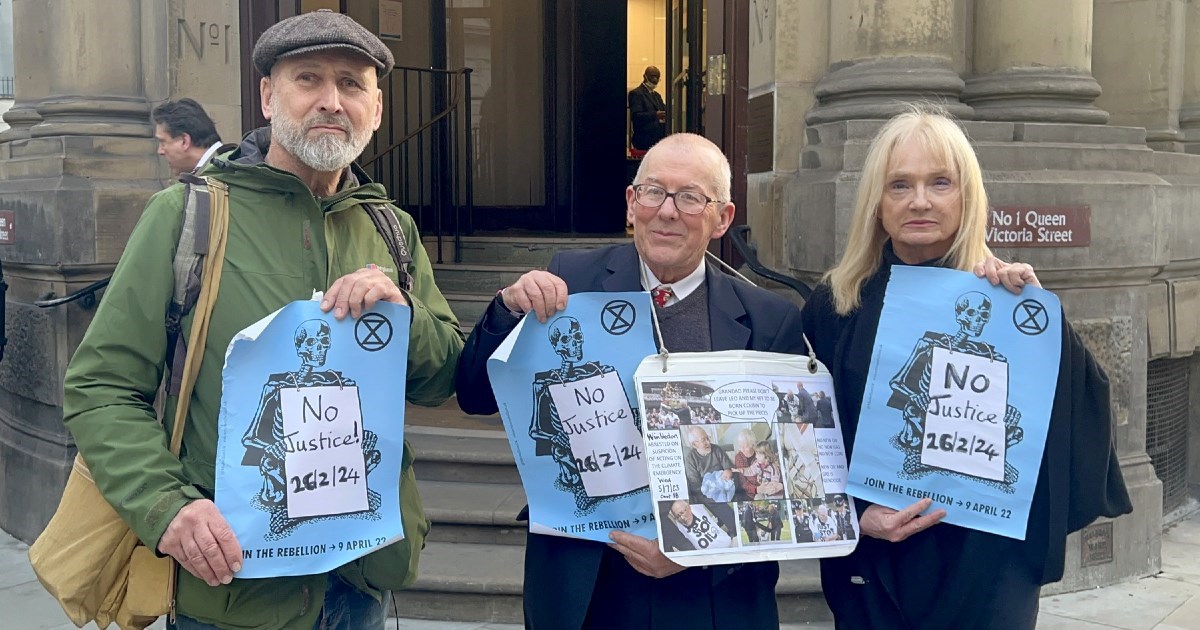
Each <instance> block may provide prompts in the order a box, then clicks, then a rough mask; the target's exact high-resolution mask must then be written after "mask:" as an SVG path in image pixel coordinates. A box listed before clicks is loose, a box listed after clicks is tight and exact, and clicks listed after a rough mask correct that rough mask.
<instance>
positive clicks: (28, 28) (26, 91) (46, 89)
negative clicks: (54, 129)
mask: <svg viewBox="0 0 1200 630" xmlns="http://www.w3.org/2000/svg"><path fill="white" fill-rule="evenodd" d="M36 4H38V3H37V2H31V1H30V0H13V7H12V11H13V33H12V36H13V67H14V73H13V91H14V93H15V94H14V96H15V102H14V103H13V106H12V109H10V110H8V111H7V112H5V113H4V122H6V123H8V125H9V128H8V129H6V130H4V131H3V132H0V142H8V141H10V140H16V139H20V138H28V137H29V128H30V127H32V126H34V125H36V124H38V123H39V122H41V121H42V117H41V116H39V115H38V113H37V104H38V101H40V100H42V98H44V97H45V96H46V95H47V94H49V93H50V85H49V78H50V77H49V75H48V74H47V73H46V72H45V69H44V68H43V66H44V62H45V60H46V59H47V58H48V57H49V47H50V42H51V36H50V34H49V32H48V31H49V30H50V24H49V23H46V22H44V21H39V17H40V16H39V15H38V14H37V9H35V6H34V5H36Z"/></svg>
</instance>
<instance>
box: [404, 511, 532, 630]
mask: <svg viewBox="0 0 1200 630" xmlns="http://www.w3.org/2000/svg"><path fill="white" fill-rule="evenodd" d="M434 527H436V525H435V526H434ZM524 567H525V546H524V545H488V544H469V543H448V542H436V541H432V542H428V543H427V544H426V545H425V550H424V551H422V552H421V568H420V573H419V575H418V576H417V580H416V581H415V582H414V583H413V585H412V586H410V587H408V588H407V589H405V590H403V591H395V593H394V594H395V598H396V610H397V612H399V613H400V615H401V616H402V617H405V618H409V619H436V620H440V621H478V622H498V623H521V622H522V619H523V617H524V616H523V615H522V613H521V579H522V574H523V573H524Z"/></svg>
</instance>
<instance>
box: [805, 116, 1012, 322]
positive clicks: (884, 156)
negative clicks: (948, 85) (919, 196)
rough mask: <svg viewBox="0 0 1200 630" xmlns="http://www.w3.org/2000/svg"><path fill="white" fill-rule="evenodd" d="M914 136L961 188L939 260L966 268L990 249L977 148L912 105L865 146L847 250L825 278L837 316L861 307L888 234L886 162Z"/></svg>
mask: <svg viewBox="0 0 1200 630" xmlns="http://www.w3.org/2000/svg"><path fill="white" fill-rule="evenodd" d="M913 139H915V140H917V141H918V142H920V143H921V145H922V146H923V147H924V148H925V150H926V151H928V152H929V154H930V155H931V156H932V157H933V159H934V160H936V161H938V162H940V163H941V164H942V165H943V167H944V168H946V169H947V170H949V171H950V172H951V173H952V174H953V175H954V176H955V179H956V180H957V181H958V182H959V189H960V190H961V191H962V205H963V207H962V222H961V223H960V224H959V227H958V232H957V233H956V234H955V236H954V242H953V243H951V245H950V250H949V251H947V252H946V255H945V256H943V257H942V261H943V263H946V264H947V265H948V266H949V267H952V268H954V269H959V270H961V271H970V270H971V269H972V268H973V267H974V266H975V264H976V263H978V262H979V261H981V260H983V259H985V258H987V257H988V256H990V255H991V253H992V252H991V250H990V249H988V246H987V242H986V241H987V211H988V200H987V192H986V191H985V190H984V189H983V174H982V172H980V169H979V160H978V159H977V158H976V157H975V150H974V149H972V148H971V143H970V141H969V140H967V137H966V135H965V134H963V131H962V129H960V128H959V126H958V124H957V123H955V122H954V120H952V119H951V118H950V117H949V116H947V115H946V114H945V113H944V112H943V111H940V110H939V109H937V108H936V107H934V106H931V105H914V106H912V109H911V110H910V111H907V112H905V113H903V114H900V115H898V116H896V117H895V118H892V119H891V120H889V121H888V122H887V124H885V125H884V126H883V128H881V129H880V130H879V133H878V134H876V135H875V139H874V140H872V141H871V146H870V148H869V149H868V150H867V158H866V160H865V161H864V162H863V168H862V178H861V179H860V180H859V184H858V195H857V197H856V198H855V201H854V216H853V217H852V218H851V223H850V236H849V238H848V239H847V240H846V249H845V251H843V252H842V258H841V260H839V261H838V263H837V265H835V266H834V267H833V268H832V269H830V270H829V272H828V273H826V274H825V277H824V278H823V280H824V281H825V282H828V283H829V286H830V289H831V290H832V293H833V305H834V309H835V310H836V311H837V313H838V314H839V315H847V314H849V313H851V312H852V311H854V310H855V309H857V308H858V307H859V305H860V304H861V303H862V295H861V293H862V286H863V284H864V283H865V282H866V281H867V279H868V278H870V277H871V275H872V274H874V273H875V270H876V269H878V268H879V263H880V261H881V260H882V258H883V246H884V244H885V243H886V242H887V240H888V238H889V237H888V234H887V232H885V231H884V230H883V223H882V222H881V221H880V220H879V202H880V199H881V198H882V197H883V189H884V185H885V181H884V180H885V179H886V178H887V169H888V162H889V161H890V160H891V158H892V152H893V151H894V150H895V148H896V147H897V146H898V145H900V144H903V143H905V142H907V141H909V140H913Z"/></svg>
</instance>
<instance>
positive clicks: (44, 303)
mask: <svg viewBox="0 0 1200 630" xmlns="http://www.w3.org/2000/svg"><path fill="white" fill-rule="evenodd" d="M110 280H112V277H111V276H110V277H108V278H105V279H103V280H97V281H96V282H93V283H91V284H89V285H87V286H86V287H83V288H82V289H79V290H78V291H76V292H74V293H71V294H69V295H64V296H62V297H57V298H47V299H45V300H37V301H36V302H34V303H33V305H34V306H36V307H38V308H52V307H55V306H62V305H63V304H70V303H71V302H74V301H75V300H79V304H80V306H82V307H83V308H85V309H87V310H91V309H93V308H95V306H96V304H98V303H99V301H100V300H99V299H98V298H97V297H96V293H97V292H99V291H103V290H104V287H107V286H108V283H109V281H110Z"/></svg>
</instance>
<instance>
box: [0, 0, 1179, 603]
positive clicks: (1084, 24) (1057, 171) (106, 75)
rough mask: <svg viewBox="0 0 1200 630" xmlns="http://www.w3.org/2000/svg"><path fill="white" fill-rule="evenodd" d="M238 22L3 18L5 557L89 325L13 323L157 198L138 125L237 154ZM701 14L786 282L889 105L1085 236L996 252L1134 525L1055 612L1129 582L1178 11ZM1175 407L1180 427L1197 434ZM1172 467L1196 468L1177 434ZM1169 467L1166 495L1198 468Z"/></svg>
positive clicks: (40, 474)
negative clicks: (1114, 465)
mask: <svg viewBox="0 0 1200 630" xmlns="http://www.w3.org/2000/svg"><path fill="white" fill-rule="evenodd" d="M493 1H496V0H493ZM713 1H715V0H713ZM247 4H251V2H250V0H242V2H241V3H239V2H237V1H235V0H105V1H104V2H96V1H95V0H15V2H14V7H13V20H14V40H15V41H14V43H15V46H14V48H15V60H14V64H15V68H16V103H15V105H14V107H13V108H12V110H11V111H9V112H8V113H6V114H5V115H4V120H5V121H6V122H7V123H8V124H9V125H11V128H10V129H9V130H7V131H5V132H3V133H2V134H0V221H7V224H6V225H7V231H4V230H3V229H0V261H2V262H3V265H4V272H5V279H6V280H7V282H8V285H9V289H8V295H7V311H8V313H7V320H8V321H7V336H8V339H9V343H8V347H7V350H6V352H5V358H4V361H3V362H0V527H2V528H4V529H5V530H6V531H9V532H11V533H13V534H14V535H16V536H18V537H19V538H22V539H25V540H29V539H31V538H33V537H34V536H36V534H37V532H39V531H40V529H41V527H42V526H43V525H44V523H45V522H46V520H47V519H48V518H49V516H50V514H51V513H52V511H53V508H54V506H55V504H56V503H57V501H56V498H57V496H58V493H59V491H60V489H61V487H62V486H63V484H64V483H65V479H66V475H67V472H68V471H69V467H70V462H71V458H72V457H73V445H72V444H71V440H70V438H69V436H68V434H67V433H66V431H65V430H64V429H63V427H62V423H61V419H62V376H63V373H64V371H65V369H66V365H67V363H68V361H69V359H70V356H71V353H72V351H73V349H74V347H75V345H76V344H77V343H78V341H79V339H80V338H81V336H82V334H83V332H84V330H85V329H86V326H87V324H88V322H89V320H90V316H91V312H92V311H91V310H89V309H87V308H85V307H84V305H82V304H79V303H75V304H72V305H69V306H66V307H59V308H40V307H38V306H36V305H35V302H38V301H42V300H45V299H47V298H51V297H60V296H65V295H69V294H71V293H73V292H75V291H77V290H78V289H80V288H83V287H85V286H87V285H89V284H90V283H92V282H95V281H97V280H100V279H102V278H104V277H106V276H107V275H108V274H109V273H110V272H111V269H112V267H113V265H114V264H115V262H116V260H117V259H118V257H119V256H120V253H121V251H122V248H123V245H124V242H125V239H126V237H127V236H128V234H129V232H130V230H131V229H132V226H133V224H134V223H135V222H136V220H137V218H138V216H139V213H140V212H141V209H142V207H143V206H144V203H145V200H146V199H147V197H148V196H149V195H150V194H152V193H153V192H155V191H156V190H158V189H160V188H161V187H162V186H163V185H164V184H165V183H166V182H167V180H168V173H167V171H166V165H165V164H164V163H162V162H160V160H159V159H158V158H157V157H156V155H155V143H154V139H153V137H152V134H153V126H152V124H151V122H150V117H149V113H150V110H151V109H152V107H153V106H154V105H155V104H157V103H159V102H162V101H164V100H167V99H170V98H177V97H179V96H185V95H187V96H193V97H197V96H199V100H201V101H202V102H203V103H204V104H205V106H206V107H207V108H208V109H209V111H210V112H211V113H213V114H214V117H215V118H216V120H217V123H218V129H219V131H220V132H221V134H222V137H223V138H225V139H226V140H232V139H234V138H236V137H238V136H239V135H240V133H241V131H242V129H241V125H242V120H243V119H244V112H243V111H242V105H241V104H242V102H243V100H242V91H243V90H244V89H251V88H249V87H247V86H248V85H251V83H252V82H250V81H247V80H245V77H243V76H242V74H241V68H242V67H243V66H242V64H241V62H240V60H241V59H243V57H244V56H245V55H246V54H248V52H247V51H245V50H242V46H241V41H243V40H242V38H241V32H242V30H243V29H244V25H243V24H242V22H241V19H242V16H244V15H245V11H244V9H245V7H244V6H241V5H247ZM333 4H337V3H336V2H334V3H333ZM405 4H408V3H405ZM413 4H420V3H413ZM722 4H723V5H726V6H731V7H733V8H734V10H735V11H737V12H738V13H737V15H739V16H741V17H746V16H748V17H749V19H748V20H745V19H738V20H733V21H731V22H730V24H736V25H737V28H744V29H746V30H747V31H748V41H749V44H748V50H746V51H745V54H746V59H745V63H746V67H747V68H748V81H747V84H746V85H745V86H744V87H745V88H746V92H745V94H746V96H745V98H746V103H745V105H746V111H747V112H748V117H747V121H748V128H746V129H745V130H744V131H745V133H746V135H747V137H748V140H749V141H748V142H746V143H743V144H742V146H746V147H748V148H747V153H748V156H747V160H746V163H747V164H749V168H748V170H749V173H748V174H747V175H746V181H747V202H746V216H747V222H748V223H749V224H750V225H751V227H752V228H753V234H754V238H755V240H756V242H757V244H758V248H759V252H760V255H761V256H762V258H763V259H764V261H765V262H767V263H769V264H770V265H772V266H774V267H776V268H779V269H785V270H787V271H788V272H790V273H792V274H794V275H797V276H800V277H804V278H807V279H810V280H811V279H815V278H816V277H817V276H819V274H820V273H822V272H823V271H824V270H825V269H827V268H828V267H829V266H830V265H831V264H832V263H833V262H834V261H835V259H836V257H837V255H838V254H839V252H840V248H841V247H842V246H843V244H844V241H845V237H846V233H847V230H848V220H849V215H850V210H851V206H852V203H853V194H854V190H855V186H856V184H857V181H858V175H859V170H860V168H861V164H862V159H863V157H864V154H865V149H866V147H867V144H868V143H869V142H870V139H871V137H872V135H873V134H874V132H875V131H876V130H877V129H878V127H879V125H880V124H881V119H884V118H886V117H888V116H890V115H892V114H894V113H896V112H898V111H900V109H901V108H902V107H903V104H904V103H905V102H907V101H913V100H928V101H935V102H938V103H941V104H943V105H944V106H945V107H946V108H947V109H948V110H949V111H951V112H953V113H954V114H956V115H957V116H959V117H960V118H962V119H963V120H964V121H966V122H965V126H966V129H967V131H968V133H969V135H970V137H971V138H972V139H973V141H974V142H975V145H976V147H977V150H978V152H979V155H980V158H981V160H982V163H983V166H984V169H985V178H986V180H985V181H986V184H987V187H988V190H989V193H990V195H991V197H992V203H993V205H994V206H996V207H998V208H1007V209H1010V210H1011V211H1012V212H1028V211H1030V210H1033V211H1036V212H1051V211H1057V210H1053V209H1062V208H1068V209H1071V210H1070V212H1071V213H1073V214H1072V218H1071V221H1073V222H1074V223H1073V225H1077V226H1079V227H1080V228H1082V227H1086V229H1087V237H1086V242H1084V241H1085V239H1084V237H1083V232H1082V231H1081V232H1079V233H1078V234H1077V235H1076V237H1073V239H1072V240H1068V241H1067V242H1062V243H1051V244H1050V245H1052V246H1046V247H1007V246H998V247H997V251H998V253H999V255H1000V256H1002V257H1005V258H1007V259H1010V260H1020V261H1025V262H1029V263H1031V264H1033V265H1034V266H1035V267H1036V268H1037V269H1038V270H1039V275H1040V277H1041V278H1042V280H1043V282H1044V284H1045V285H1046V286H1047V288H1050V289H1052V290H1055V291H1056V292H1057V293H1058V294H1059V295H1060V296H1061V297H1062V300H1063V303H1064V306H1065V308H1066V311H1067V313H1068V316H1069V317H1070V319H1071V320H1072V322H1073V323H1074V325H1075V327H1076V328H1077V330H1079V331H1080V334H1081V335H1083V337H1084V338H1085V339H1086V340H1087V342H1088V343H1089V345H1090V347H1091V348H1092V349H1093V351H1094V352H1095V353H1096V355H1097V356H1098V357H1099V358H1100V360H1101V362H1102V363H1103V365H1104V366H1105V368H1106V370H1107V371H1108V374H1109V375H1110V378H1111V381H1112V385H1113V405H1114V409H1115V410H1116V422H1117V426H1116V427H1115V435H1116V439H1117V448H1118V451H1119V455H1120V461H1121V465H1122V469H1123V470H1124V473H1125V478H1126V480H1127V482H1128V484H1129V487H1130V491H1131V495H1132V496H1133V499H1134V503H1135V508H1136V512H1135V513H1134V514H1133V515H1130V516H1127V517H1123V518H1121V519H1117V520H1116V521H1114V522H1113V523H1111V524H1105V523H1101V524H1099V525H1098V526H1097V527H1095V528H1093V529H1090V530H1088V531H1087V532H1085V533H1086V538H1083V537H1080V536H1076V537H1075V538H1074V539H1073V541H1072V543H1071V544H1070V545H1069V547H1068V549H1069V550H1070V552H1069V554H1070V555H1069V556H1068V574H1067V577H1066V579H1065V580H1064V581H1063V583H1062V584H1061V585H1060V586H1058V587H1057V588H1062V589H1077V588H1082V587H1085V586H1089V585H1095V584H1100V583H1108V582H1112V581H1116V580H1120V579H1124V578H1128V577H1131V576H1140V575H1147V574H1150V573H1153V572H1154V571H1155V570H1156V569H1157V567H1158V565H1159V540H1160V535H1161V529H1162V524H1163V503H1162V501H1163V487H1162V484H1161V483H1160V481H1159V479H1158V477H1157V476H1156V473H1155V468H1154V466H1153V465H1152V461H1151V456H1150V455H1149V454H1148V447H1147V435H1148V417H1149V416H1150V415H1151V408H1152V407H1153V404H1152V403H1153V401H1149V400H1148V389H1149V385H1151V384H1152V383H1148V371H1147V366H1148V365H1152V364H1153V362H1157V361H1163V360H1166V361H1171V362H1176V363H1171V364H1170V365H1172V366H1182V368H1179V369H1176V368H1172V369H1175V372H1172V373H1176V372H1178V371H1179V370H1180V369H1182V370H1183V374H1184V375H1185V378H1184V379H1183V380H1182V381H1181V382H1182V386H1181V387H1182V391H1175V393H1176V394H1180V395H1182V396H1184V400H1187V396H1188V395H1189V394H1190V393H1191V390H1193V389H1196V387H1197V385H1196V381H1197V379H1196V378H1192V377H1190V376H1188V374H1189V373H1188V371H1187V370H1188V368H1189V367H1190V366H1191V365H1192V364H1193V363H1194V362H1195V357H1196V349H1197V347H1200V324H1197V323H1196V318H1195V316H1194V315H1193V314H1194V313H1195V312H1196V311H1197V309H1200V221H1197V220H1196V219H1195V218H1194V216H1195V214H1196V213H1197V212H1200V156H1198V155H1195V154H1196V153H1200V57H1198V56H1197V54H1196V52H1197V51H1200V0H1134V1H1128V0H1122V1H1116V0H1055V1H1054V2H1039V1H1035V0H888V1H887V2H881V1H876V0H727V1H726V2H722ZM734 62H735V63H739V62H740V61H739V60H736V59H735V60H734ZM614 63H620V62H619V60H617V61H614ZM739 98H741V97H740V96H739ZM1046 209H1051V210H1046ZM1064 212H1065V211H1064ZM2 227H4V226H0V228H2ZM1191 373H1200V370H1191ZM1179 389H1180V387H1178V386H1177V387H1176V390H1179ZM1191 400H1193V401H1196V403H1200V398H1197V397H1193V398H1192V399H1191ZM1196 403H1192V404H1190V405H1189V406H1187V408H1186V409H1185V413H1186V418H1189V419H1190V418H1195V417H1197V416H1200V413H1197V412H1196V411H1195V409H1196V408H1197V406H1198V405H1197V404H1196ZM1188 422H1191V424H1193V425H1194V424H1195V421H1194V420H1188ZM1185 428H1186V424H1185ZM1184 444H1185V446H1189V444H1188V442H1187V441H1186V440H1185V442H1184ZM1190 449H1191V452H1192V453H1195V454H1200V428H1197V427H1195V426H1193V427H1192V431H1191V438H1190ZM1185 453H1186V450H1185ZM1184 461H1185V464H1184V465H1183V468H1184V487H1185V489H1186V486H1187V483H1188V482H1194V481H1200V457H1196V456H1193V457H1191V458H1190V459H1186V458H1185V460H1184Z"/></svg>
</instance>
